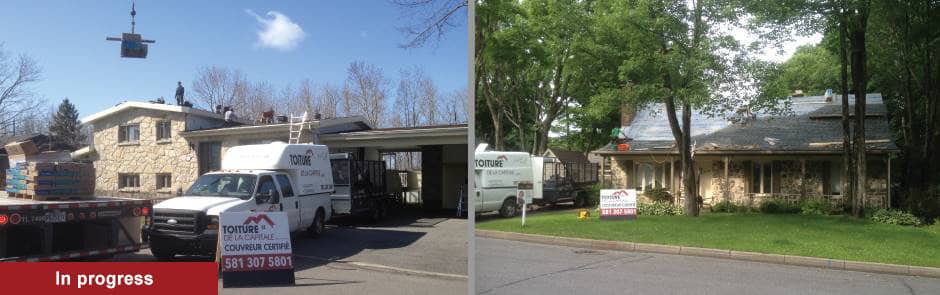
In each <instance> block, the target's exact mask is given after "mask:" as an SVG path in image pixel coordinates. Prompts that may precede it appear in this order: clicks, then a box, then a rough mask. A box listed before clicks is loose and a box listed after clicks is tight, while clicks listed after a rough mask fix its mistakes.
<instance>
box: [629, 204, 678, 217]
mask: <svg viewBox="0 0 940 295" xmlns="http://www.w3.org/2000/svg"><path fill="white" fill-rule="evenodd" d="M636 213H637V214H638V215H650V216H665V215H682V214H684V213H683V211H682V207H679V206H675V205H673V204H670V203H667V202H653V203H639V204H637V212H636Z"/></svg>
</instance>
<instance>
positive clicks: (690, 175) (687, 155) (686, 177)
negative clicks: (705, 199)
mask: <svg viewBox="0 0 940 295" xmlns="http://www.w3.org/2000/svg"><path fill="white" fill-rule="evenodd" d="M691 125H692V105H691V103H690V102H689V101H688V100H684V101H683V103H682V139H683V140H682V142H683V144H682V147H681V148H680V150H681V151H682V157H683V159H684V160H685V163H683V164H682V170H683V173H682V182H683V184H684V185H685V194H686V196H687V197H686V199H685V209H686V213H685V214H686V215H687V216H698V213H699V212H698V211H699V207H698V200H699V195H698V185H697V183H696V181H695V180H696V177H695V162H693V161H692V148H694V147H693V146H692V136H691V128H692V126H691Z"/></svg>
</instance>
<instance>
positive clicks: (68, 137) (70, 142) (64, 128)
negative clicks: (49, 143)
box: [49, 98, 85, 150]
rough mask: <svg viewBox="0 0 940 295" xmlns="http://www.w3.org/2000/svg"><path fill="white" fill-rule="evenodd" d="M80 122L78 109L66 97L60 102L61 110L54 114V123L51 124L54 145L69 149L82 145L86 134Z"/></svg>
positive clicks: (50, 129)
mask: <svg viewBox="0 0 940 295" xmlns="http://www.w3.org/2000/svg"><path fill="white" fill-rule="evenodd" d="M79 124H80V122H78V110H77V109H75V105H73V104H72V103H70V102H69V99H68V98H66V99H65V100H63V101H62V103H61V104H59V110H58V111H57V112H56V113H55V115H53V116H52V124H51V125H49V133H51V135H52V140H53V146H59V147H62V148H67V149H69V150H75V149H78V148H79V147H81V146H82V145H83V142H84V141H85V134H83V133H82V129H81V126H79Z"/></svg>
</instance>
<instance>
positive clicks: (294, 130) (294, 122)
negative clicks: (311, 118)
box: [287, 112, 307, 144]
mask: <svg viewBox="0 0 940 295" xmlns="http://www.w3.org/2000/svg"><path fill="white" fill-rule="evenodd" d="M306 122H307V112H304V114H303V115H301V116H294V115H293V114H291V116H290V125H289V130H290V137H289V138H288V140H287V143H290V144H298V143H300V135H301V134H303V131H304V124H305V123H306Z"/></svg>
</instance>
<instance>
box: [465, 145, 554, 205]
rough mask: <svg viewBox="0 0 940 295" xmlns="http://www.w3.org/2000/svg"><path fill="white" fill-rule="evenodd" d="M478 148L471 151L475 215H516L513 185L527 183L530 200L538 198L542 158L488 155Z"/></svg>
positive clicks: (525, 155)
mask: <svg viewBox="0 0 940 295" xmlns="http://www.w3.org/2000/svg"><path fill="white" fill-rule="evenodd" d="M487 147H488V145H487V144H480V145H479V146H478V147H477V149H476V151H474V154H473V157H474V160H473V162H474V167H475V169H474V171H475V173H474V183H475V184H476V187H475V189H474V191H475V195H476V203H475V208H476V212H477V213H481V212H492V211H499V215H501V216H503V217H512V216H515V215H516V214H517V213H518V212H519V209H520V208H519V206H518V205H517V204H516V185H517V184H518V183H519V182H531V183H532V185H533V188H532V190H533V193H534V195H533V197H532V198H533V199H541V198H542V165H543V159H542V157H535V156H532V155H530V154H529V153H525V152H499V151H488V150H487Z"/></svg>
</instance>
